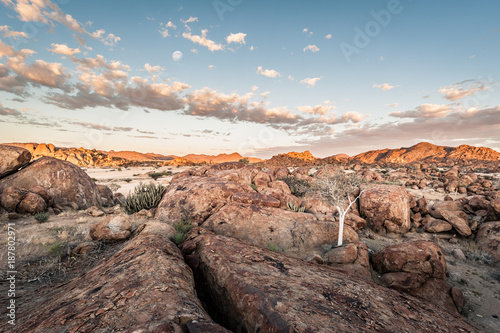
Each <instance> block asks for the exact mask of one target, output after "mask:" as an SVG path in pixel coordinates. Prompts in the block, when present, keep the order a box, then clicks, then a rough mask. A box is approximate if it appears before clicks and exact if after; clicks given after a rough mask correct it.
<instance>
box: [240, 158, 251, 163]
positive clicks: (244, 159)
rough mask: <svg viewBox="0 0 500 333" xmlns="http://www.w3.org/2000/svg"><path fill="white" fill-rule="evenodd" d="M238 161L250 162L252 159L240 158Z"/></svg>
mask: <svg viewBox="0 0 500 333" xmlns="http://www.w3.org/2000/svg"><path fill="white" fill-rule="evenodd" d="M238 162H241V163H245V164H249V163H250V161H249V160H248V158H246V157H245V158H240V160H239V161H238Z"/></svg>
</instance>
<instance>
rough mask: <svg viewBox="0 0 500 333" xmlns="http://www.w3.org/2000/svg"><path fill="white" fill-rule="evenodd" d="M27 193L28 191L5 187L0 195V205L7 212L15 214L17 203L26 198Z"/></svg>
mask: <svg viewBox="0 0 500 333" xmlns="http://www.w3.org/2000/svg"><path fill="white" fill-rule="evenodd" d="M28 193H29V192H28V191H26V190H24V189H20V188H17V187H14V186H10V187H7V188H6V189H4V190H3V192H2V194H1V195H0V204H1V205H2V206H3V207H4V208H5V209H6V210H7V211H8V212H15V211H16V210H17V206H18V205H19V203H20V202H21V201H23V199H24V198H26V195H28Z"/></svg>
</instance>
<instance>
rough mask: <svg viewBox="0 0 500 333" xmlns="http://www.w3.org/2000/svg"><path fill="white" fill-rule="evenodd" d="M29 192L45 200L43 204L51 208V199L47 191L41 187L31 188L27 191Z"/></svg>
mask: <svg viewBox="0 0 500 333" xmlns="http://www.w3.org/2000/svg"><path fill="white" fill-rule="evenodd" d="M29 191H30V192H32V193H35V194H38V195H39V196H41V197H42V198H43V200H45V203H46V204H47V206H52V197H51V196H50V194H49V193H48V192H47V190H46V189H45V188H43V187H41V186H38V185H37V186H33V187H32V188H30V189H29Z"/></svg>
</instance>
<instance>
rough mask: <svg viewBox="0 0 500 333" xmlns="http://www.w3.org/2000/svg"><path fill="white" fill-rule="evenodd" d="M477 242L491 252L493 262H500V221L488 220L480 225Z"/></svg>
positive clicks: (480, 246)
mask: <svg viewBox="0 0 500 333" xmlns="http://www.w3.org/2000/svg"><path fill="white" fill-rule="evenodd" d="M476 244H477V246H478V248H479V249H481V250H483V251H485V252H487V253H489V254H490V256H491V259H492V260H493V262H495V263H498V262H500V221H494V222H487V223H483V224H481V225H480V226H479V229H478V232H477V236H476Z"/></svg>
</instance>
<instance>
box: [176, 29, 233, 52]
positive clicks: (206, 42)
mask: <svg viewBox="0 0 500 333" xmlns="http://www.w3.org/2000/svg"><path fill="white" fill-rule="evenodd" d="M207 32H208V30H207V29H204V30H202V31H201V36H197V35H191V33H190V32H185V33H183V34H182V37H184V38H186V39H189V40H190V41H192V42H193V43H195V44H199V45H201V46H205V47H206V48H208V49H209V50H210V51H212V52H213V51H221V50H223V49H224V47H223V46H222V44H217V43H215V42H214V41H212V40H210V39H207Z"/></svg>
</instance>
